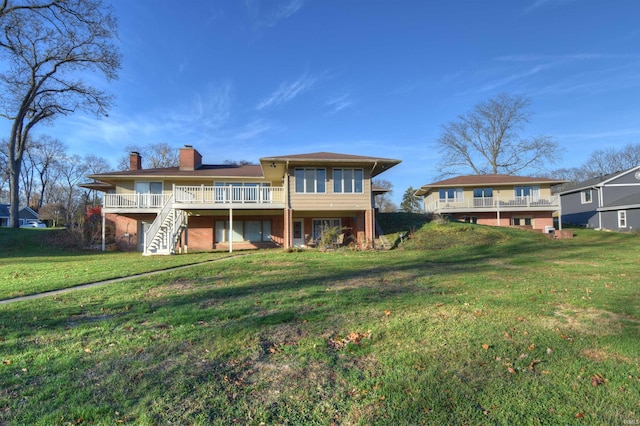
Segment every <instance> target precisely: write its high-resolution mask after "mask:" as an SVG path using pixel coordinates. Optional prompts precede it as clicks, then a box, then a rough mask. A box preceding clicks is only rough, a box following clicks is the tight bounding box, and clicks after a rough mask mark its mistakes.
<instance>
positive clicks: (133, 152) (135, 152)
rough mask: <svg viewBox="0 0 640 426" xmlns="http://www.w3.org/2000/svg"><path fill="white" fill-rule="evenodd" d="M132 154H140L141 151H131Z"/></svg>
mask: <svg viewBox="0 0 640 426" xmlns="http://www.w3.org/2000/svg"><path fill="white" fill-rule="evenodd" d="M131 154H133V155H140V153H139V152H138V151H131Z"/></svg>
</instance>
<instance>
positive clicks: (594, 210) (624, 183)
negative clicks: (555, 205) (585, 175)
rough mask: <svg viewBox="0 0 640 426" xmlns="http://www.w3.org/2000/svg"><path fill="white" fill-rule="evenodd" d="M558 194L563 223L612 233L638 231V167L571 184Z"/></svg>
mask: <svg viewBox="0 0 640 426" xmlns="http://www.w3.org/2000/svg"><path fill="white" fill-rule="evenodd" d="M559 195H560V199H561V202H562V217H561V220H562V222H563V223H567V224H572V225H578V226H584V227H587V228H598V229H610V230H614V231H631V230H636V229H640V166H637V167H633V168H631V169H628V170H624V171H621V172H617V173H612V174H609V175H604V176H599V177H596V178H593V179H589V180H585V181H583V182H579V183H576V184H572V185H570V186H568V187H565V188H562V189H561V191H560V192H559Z"/></svg>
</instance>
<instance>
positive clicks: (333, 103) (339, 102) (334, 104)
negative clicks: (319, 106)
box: [324, 93, 355, 114]
mask: <svg viewBox="0 0 640 426" xmlns="http://www.w3.org/2000/svg"><path fill="white" fill-rule="evenodd" d="M354 104H355V101H354V100H353V99H352V97H351V94H350V93H343V94H341V95H338V96H334V97H333V98H330V99H328V100H327V101H326V102H325V103H324V105H325V106H326V107H327V108H328V109H329V113H330V114H335V113H338V112H340V111H342V110H344V109H346V108H350V107H352V106H353V105H354Z"/></svg>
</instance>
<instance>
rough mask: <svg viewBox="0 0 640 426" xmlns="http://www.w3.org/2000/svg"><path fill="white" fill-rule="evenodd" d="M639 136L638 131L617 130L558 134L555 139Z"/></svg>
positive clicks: (639, 131)
mask: <svg viewBox="0 0 640 426" xmlns="http://www.w3.org/2000/svg"><path fill="white" fill-rule="evenodd" d="M636 135H640V129H619V130H611V131H608V132H592V133H568V134H564V135H563V134H560V135H557V137H559V138H561V139H608V138H613V137H619V136H636Z"/></svg>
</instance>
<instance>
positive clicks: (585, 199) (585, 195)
mask: <svg viewBox="0 0 640 426" xmlns="http://www.w3.org/2000/svg"><path fill="white" fill-rule="evenodd" d="M580 195H581V198H582V204H588V203H590V202H591V201H592V198H591V189H585V190H584V191H582V192H581V193H580Z"/></svg>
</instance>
